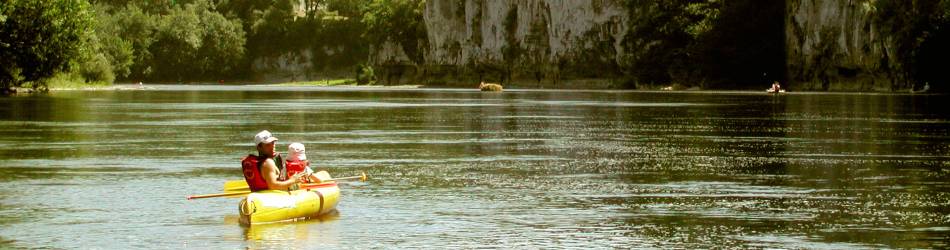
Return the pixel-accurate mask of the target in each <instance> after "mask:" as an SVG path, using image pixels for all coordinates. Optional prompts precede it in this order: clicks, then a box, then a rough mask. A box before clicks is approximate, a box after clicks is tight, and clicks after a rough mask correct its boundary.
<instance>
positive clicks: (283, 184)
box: [261, 159, 297, 190]
mask: <svg viewBox="0 0 950 250" xmlns="http://www.w3.org/2000/svg"><path fill="white" fill-rule="evenodd" d="M261 175H263V176H264V181H266V182H267V188H268V189H273V190H287V189H290V187H291V186H293V185H294V183H297V176H296V175H295V176H290V177H289V178H287V180H286V181H278V180H277V177H278V176H280V175H279V172H278V171H277V165H275V164H274V160H273V159H267V160H266V161H264V164H263V165H261Z"/></svg>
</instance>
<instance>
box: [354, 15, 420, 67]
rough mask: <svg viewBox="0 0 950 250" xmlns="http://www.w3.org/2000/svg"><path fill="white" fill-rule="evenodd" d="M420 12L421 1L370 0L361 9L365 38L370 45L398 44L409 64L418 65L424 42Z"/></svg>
mask: <svg viewBox="0 0 950 250" xmlns="http://www.w3.org/2000/svg"><path fill="white" fill-rule="evenodd" d="M424 11H425V1H424V0H370V1H369V3H368V4H367V5H365V6H364V7H363V9H362V12H363V18H362V20H363V24H364V25H366V33H365V36H366V38H367V40H369V41H370V42H371V43H373V44H382V43H384V42H387V41H391V42H395V43H397V44H400V45H402V48H403V50H404V51H405V52H406V55H407V56H409V59H410V60H412V61H413V62H416V63H421V62H422V61H423V54H424V53H423V49H425V42H426V41H427V40H426V28H425V20H424V19H423V12H424Z"/></svg>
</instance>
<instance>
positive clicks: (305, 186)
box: [188, 182, 336, 200]
mask: <svg viewBox="0 0 950 250" xmlns="http://www.w3.org/2000/svg"><path fill="white" fill-rule="evenodd" d="M334 185H336V183H335V182H332V183H305V184H300V189H303V190H310V189H317V188H322V187H329V186H334ZM250 193H251V191H250V190H248V191H238V192H226V193H218V194H201V195H192V196H188V199H189V200H193V199H203V198H214V197H228V196H238V195H245V194H250Z"/></svg>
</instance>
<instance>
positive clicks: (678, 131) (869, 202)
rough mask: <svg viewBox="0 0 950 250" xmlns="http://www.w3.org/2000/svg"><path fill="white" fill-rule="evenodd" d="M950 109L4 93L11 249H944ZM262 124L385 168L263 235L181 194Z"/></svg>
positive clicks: (739, 96) (845, 103) (732, 100)
mask: <svg viewBox="0 0 950 250" xmlns="http://www.w3.org/2000/svg"><path fill="white" fill-rule="evenodd" d="M947 102H948V99H947V98H945V97H942V96H925V95H914V96H911V95H850V94H809V93H787V94H785V95H777V96H773V95H764V94H761V93H691V92H685V93H680V92H677V93H649V92H646V93H644V92H629V91H517V90H512V91H506V92H504V93H493V94H485V93H480V92H477V91H474V90H439V89H424V90H352V89H350V90H347V89H334V88H330V89H323V88H316V89H315V88H274V87H260V86H251V87H209V86H193V87H189V86H168V87H163V86H156V90H154V91H127V92H122V91H77V92H57V93H54V94H53V95H52V96H48V97H42V96H37V97H13V98H0V103H3V104H5V105H4V106H2V107H0V145H3V147H0V157H2V159H3V163H2V164H0V183H2V184H3V185H0V199H2V200H3V202H2V203H0V226H2V227H0V235H2V236H3V238H0V248H3V247H6V246H9V247H12V248H18V247H20V248H31V247H37V248H70V247H75V246H82V247H88V248H126V247H129V246H133V247H135V246H143V247H153V248H179V247H181V246H190V247H198V248H246V247H250V248H312V247H315V246H320V247H330V248H348V247H365V248H411V247H418V246H426V247H431V248H479V247H494V248H512V247H514V248H548V247H552V248H553V247H578V248H580V247H585V248H631V247H633V248H636V247H645V246H646V247H657V248H717V247H724V248H749V247H751V248H758V247H779V248H783V247H784V248H862V247H867V248H888V247H894V248H944V247H947V245H946V242H947V236H946V235H948V234H947V232H948V228H947V226H946V225H948V224H950V216H948V214H950V210H947V205H946V204H950V195H948V194H950V184H948V183H950V171H947V169H950V115H948V113H947V112H946V111H944V110H943V109H942V107H945V106H947V104H948V103H947ZM261 129H269V130H271V131H273V132H275V133H276V134H277V136H278V137H279V138H281V141H280V143H279V145H278V149H280V150H284V149H283V148H286V145H287V143H289V142H303V143H304V144H306V145H307V149H308V158H310V160H311V161H313V162H314V164H315V165H316V166H317V167H318V168H321V169H327V170H329V171H330V172H331V173H333V174H334V175H335V176H348V175H353V174H354V173H358V172H360V171H366V172H367V173H369V174H370V176H371V180H370V181H369V182H368V183H366V184H358V185H347V186H344V187H343V188H342V192H343V194H342V198H341V202H340V204H339V205H338V209H340V211H342V213H340V214H339V215H337V216H336V217H332V218H329V219H324V220H321V219H317V220H308V221H303V222H297V223H281V224H275V225H266V226H262V227H251V228H243V227H240V226H239V225H237V222H236V219H233V218H234V217H235V215H236V213H237V211H236V209H235V207H236V205H237V200H236V199H206V200H201V201H185V200H184V197H185V196H187V195H193V194H205V193H217V192H220V189H221V184H222V183H223V182H224V181H227V180H234V179H240V178H241V174H240V171H239V167H238V166H239V165H238V162H239V160H240V157H241V156H243V155H246V154H248V153H252V152H253V147H252V146H251V145H249V144H250V142H249V141H250V140H249V138H251V136H253V134H254V133H256V132H257V131H259V130H261ZM222 218H224V223H221V220H222ZM52 234H55V235H62V236H68V237H66V238H71V239H77V240H74V241H71V242H69V241H63V240H57V238H51V237H48V235H52ZM115 235H123V236H126V237H115ZM105 239H107V240H105ZM354 242H359V244H360V245H352V244H354ZM143 244H145V245H143Z"/></svg>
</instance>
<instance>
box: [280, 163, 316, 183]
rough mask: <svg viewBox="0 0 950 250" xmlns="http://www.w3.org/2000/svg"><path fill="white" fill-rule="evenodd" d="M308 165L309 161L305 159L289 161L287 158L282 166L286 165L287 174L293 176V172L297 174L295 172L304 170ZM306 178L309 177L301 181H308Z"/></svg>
mask: <svg viewBox="0 0 950 250" xmlns="http://www.w3.org/2000/svg"><path fill="white" fill-rule="evenodd" d="M309 166H310V161H306V160H303V161H291V160H287V164H286V165H285V166H284V167H286V169H287V176H293V175H295V174H297V173H300V172H303V171H304V170H306V169H307V167H309ZM308 180H309V179H304V180H303V181H304V182H306V181H308Z"/></svg>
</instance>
